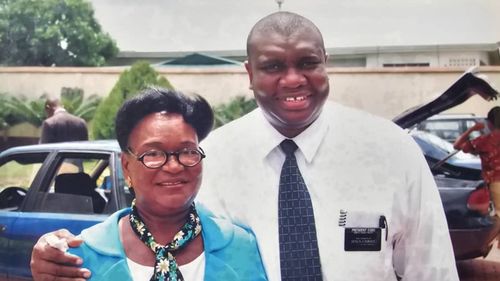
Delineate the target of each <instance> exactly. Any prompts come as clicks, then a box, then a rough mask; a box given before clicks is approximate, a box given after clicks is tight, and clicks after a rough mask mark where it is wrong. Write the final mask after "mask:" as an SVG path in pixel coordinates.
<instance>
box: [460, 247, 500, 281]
mask: <svg viewBox="0 0 500 281" xmlns="http://www.w3.org/2000/svg"><path fill="white" fill-rule="evenodd" d="M457 268H458V275H459V276H460V281H500V249H498V248H497V242H495V244H494V245H493V249H491V252H490V254H489V255H488V256H487V257H486V258H484V259H483V258H477V259H473V260H466V261H460V262H458V263H457Z"/></svg>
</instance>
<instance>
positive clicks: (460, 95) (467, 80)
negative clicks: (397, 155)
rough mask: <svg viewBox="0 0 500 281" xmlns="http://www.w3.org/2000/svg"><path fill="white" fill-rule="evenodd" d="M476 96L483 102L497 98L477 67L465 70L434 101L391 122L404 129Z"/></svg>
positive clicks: (496, 93)
mask: <svg viewBox="0 0 500 281" xmlns="http://www.w3.org/2000/svg"><path fill="white" fill-rule="evenodd" d="M475 94H478V95H480V96H481V97H482V98H484V99H485V100H492V99H496V98H497V97H498V91H497V90H495V89H494V88H493V87H492V86H491V85H490V84H489V83H488V82H487V81H486V80H484V79H483V78H481V77H480V75H479V71H478V69H477V67H474V68H471V69H469V70H467V71H466V72H465V73H464V74H463V75H462V76H461V77H460V78H459V79H458V80H457V81H455V83H453V84H452V85H451V86H450V87H449V88H448V89H447V90H446V91H445V92H444V93H443V94H441V95H440V96H439V97H437V98H436V99H434V100H432V101H431V102H428V103H426V104H422V105H419V106H416V107H412V108H410V109H408V110H406V111H404V112H403V113H401V114H399V115H398V116H396V117H395V118H393V119H392V121H393V122H394V123H396V124H398V125H399V126H400V127H402V128H404V129H406V128H410V127H411V126H413V125H415V124H417V123H419V122H421V121H423V120H425V119H427V118H429V117H431V116H433V115H436V114H438V113H441V112H443V111H445V110H447V109H450V108H452V107H454V106H456V105H459V104H461V103H463V102H465V101H466V100H467V99H469V98H470V97H472V96H473V95H475Z"/></svg>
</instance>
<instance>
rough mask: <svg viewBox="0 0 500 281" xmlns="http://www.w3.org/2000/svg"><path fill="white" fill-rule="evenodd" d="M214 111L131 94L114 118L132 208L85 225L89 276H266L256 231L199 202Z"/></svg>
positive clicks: (198, 101) (167, 97)
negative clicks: (205, 141)
mask: <svg viewBox="0 0 500 281" xmlns="http://www.w3.org/2000/svg"><path fill="white" fill-rule="evenodd" d="M212 124H213V112H212V110H211V108H210V106H209V104H208V103H207V102H206V101H205V100H204V99H203V98H201V97H199V96H195V97H188V96H185V95H183V94H181V93H179V92H174V91H170V90H163V89H150V90H146V91H144V92H143V93H141V94H140V95H138V96H137V97H135V98H133V99H131V100H128V101H127V102H125V104H124V105H123V106H122V107H121V109H120V110H119V111H118V114H117V117H116V136H117V139H118V142H119V144H120V147H121V150H122V151H123V153H122V155H121V161H122V167H123V173H124V176H125V179H126V181H127V182H128V185H129V186H131V187H133V189H134V192H135V199H134V201H133V203H132V206H131V208H127V209H124V210H121V211H118V212H116V213H114V214H113V215H111V216H110V217H109V218H108V219H107V220H105V221H104V222H102V223H100V224H97V225H95V226H93V227H91V228H88V229H86V230H84V231H82V233H81V236H82V238H83V240H84V244H82V246H81V247H79V248H76V249H71V252H72V253H74V254H76V255H79V256H80V257H82V258H83V261H84V264H83V267H86V268H88V269H90V270H91V272H92V276H91V280H135V281H137V280H265V279H266V278H265V273H264V269H263V267H262V262H261V259H260V256H259V253H258V249H257V245H256V242H255V238H254V236H253V235H252V234H251V233H250V232H249V231H248V230H245V229H243V228H241V227H238V226H235V225H233V224H232V223H230V222H229V221H225V220H220V219H216V218H213V217H212V216H211V215H210V213H209V212H207V211H206V210H204V209H203V208H200V207H199V206H195V204H194V199H195V197H196V194H197V193H198V190H199V188H200V184H201V179H202V163H201V162H202V159H203V158H204V157H205V154H204V152H203V150H202V149H201V148H200V147H199V146H198V143H199V141H201V140H202V139H203V138H205V137H206V136H207V135H208V133H209V132H210V130H211V128H212Z"/></svg>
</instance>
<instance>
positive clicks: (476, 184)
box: [393, 69, 500, 260]
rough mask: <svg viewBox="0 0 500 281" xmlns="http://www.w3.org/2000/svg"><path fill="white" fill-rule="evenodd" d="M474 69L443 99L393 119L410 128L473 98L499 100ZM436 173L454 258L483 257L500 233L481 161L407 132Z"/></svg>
mask: <svg viewBox="0 0 500 281" xmlns="http://www.w3.org/2000/svg"><path fill="white" fill-rule="evenodd" d="M477 74H478V73H477V72H476V71H475V70H474V69H473V70H470V71H467V72H466V73H464V74H463V75H462V76H461V77H460V78H459V79H458V80H457V81H456V82H455V83H454V84H453V85H451V87H450V88H448V89H447V90H446V91H445V92H444V93H443V94H442V95H441V96H439V97H438V98H436V99H435V100H433V101H431V102H430V103H427V104H424V105H421V106H418V107H415V108H412V109H410V110H407V111H406V112H404V113H402V114H401V115H399V116H398V117H396V118H394V119H393V121H394V122H395V123H396V124H398V125H399V126H401V127H402V128H405V129H406V128H411V127H413V126H415V125H416V124H418V123H419V122H422V121H423V120H426V119H427V118H429V117H431V116H434V115H435V114H438V113H441V112H443V111H444V110H447V109H450V108H452V107H454V106H456V105H458V104H461V103H463V102H465V101H466V100H467V99H468V98H470V97H471V96H473V95H476V94H478V95H480V96H481V97H483V98H484V99H486V100H493V99H496V98H497V97H498V92H497V91H496V90H495V89H494V88H492V87H491V85H490V84H488V82H486V81H485V80H483V79H481V78H479V77H478V76H477ZM409 133H410V134H411V136H412V137H413V138H414V139H415V141H416V142H417V144H418V145H419V146H420V148H421V149H422V152H423V154H424V156H425V158H426V160H427V163H428V164H429V167H430V168H431V171H432V173H433V174H434V179H435V181H436V184H437V186H438V188H439V193H440V195H441V200H442V202H443V206H444V211H445V213H446V219H447V221H448V227H449V230H450V236H451V241H452V243H453V249H454V251H455V258H456V259H457V260H459V259H470V258H476V257H480V256H483V257H485V256H486V255H487V254H488V253H489V251H490V249H491V247H492V245H493V240H494V239H495V237H496V236H497V235H498V233H500V219H499V218H498V217H497V216H496V215H495V212H494V205H493V202H492V201H491V198H490V194H489V190H488V188H487V187H486V185H485V184H484V182H483V181H482V178H481V162H480V159H479V158H478V157H476V156H473V155H466V154H464V153H462V152H458V151H454V150H453V147H452V144H451V143H449V142H447V141H446V140H444V139H441V138H440V137H438V136H436V135H431V134H429V133H427V132H423V131H418V130H409Z"/></svg>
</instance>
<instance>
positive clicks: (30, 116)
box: [2, 96, 46, 127]
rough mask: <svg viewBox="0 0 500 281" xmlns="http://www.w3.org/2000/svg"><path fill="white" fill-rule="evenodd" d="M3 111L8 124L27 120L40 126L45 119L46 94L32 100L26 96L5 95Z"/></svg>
mask: <svg viewBox="0 0 500 281" xmlns="http://www.w3.org/2000/svg"><path fill="white" fill-rule="evenodd" d="M2 99H3V100H2V111H4V110H5V111H4V112H5V113H4V114H5V122H6V125H7V126H14V125H16V124H19V123H22V122H27V123H30V124H32V125H33V126H35V127H40V126H41V125H42V122H43V120H44V119H45V117H46V116H45V96H41V97H40V98H38V99H33V100H30V99H28V98H26V97H24V96H21V97H19V98H18V97H13V96H3V98H2Z"/></svg>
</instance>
